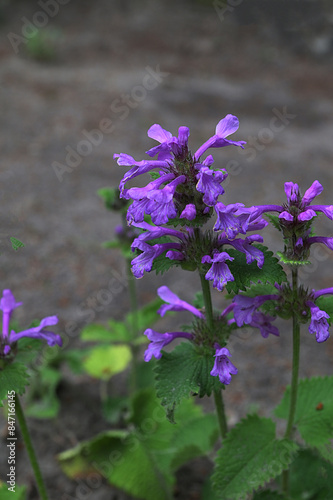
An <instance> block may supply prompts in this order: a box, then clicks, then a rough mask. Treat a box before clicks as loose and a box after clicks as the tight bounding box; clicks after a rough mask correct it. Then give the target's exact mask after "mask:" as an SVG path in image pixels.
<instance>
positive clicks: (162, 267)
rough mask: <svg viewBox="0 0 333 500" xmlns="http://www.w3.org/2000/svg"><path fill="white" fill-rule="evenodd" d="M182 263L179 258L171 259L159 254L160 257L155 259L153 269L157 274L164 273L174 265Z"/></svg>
mask: <svg viewBox="0 0 333 500" xmlns="http://www.w3.org/2000/svg"><path fill="white" fill-rule="evenodd" d="M180 265H181V261H179V260H171V259H169V258H168V257H165V256H164V255H159V256H158V257H156V259H154V263H153V267H152V271H155V272H156V274H164V273H165V272H167V271H169V269H171V268H172V267H174V266H180Z"/></svg>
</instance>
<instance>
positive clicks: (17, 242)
mask: <svg viewBox="0 0 333 500" xmlns="http://www.w3.org/2000/svg"><path fill="white" fill-rule="evenodd" d="M10 241H11V244H12V247H13V249H14V250H15V251H16V250H18V249H19V248H23V247H24V246H25V245H24V243H22V241H20V240H18V239H17V238H14V237H13V236H11V237H10Z"/></svg>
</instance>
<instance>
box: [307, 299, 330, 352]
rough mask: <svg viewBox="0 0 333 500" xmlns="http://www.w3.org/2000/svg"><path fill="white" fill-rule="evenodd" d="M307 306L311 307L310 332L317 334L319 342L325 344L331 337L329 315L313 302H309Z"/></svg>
mask: <svg viewBox="0 0 333 500" xmlns="http://www.w3.org/2000/svg"><path fill="white" fill-rule="evenodd" d="M307 305H308V306H309V307H310V312H311V321H310V325H309V332H310V333H315V334H316V339H317V342H325V340H327V339H328V337H329V336H330V334H329V331H328V328H329V325H328V322H327V320H328V318H329V315H328V314H327V313H326V312H325V311H321V310H320V309H319V307H318V306H316V305H315V304H314V303H313V302H311V301H308V302H307Z"/></svg>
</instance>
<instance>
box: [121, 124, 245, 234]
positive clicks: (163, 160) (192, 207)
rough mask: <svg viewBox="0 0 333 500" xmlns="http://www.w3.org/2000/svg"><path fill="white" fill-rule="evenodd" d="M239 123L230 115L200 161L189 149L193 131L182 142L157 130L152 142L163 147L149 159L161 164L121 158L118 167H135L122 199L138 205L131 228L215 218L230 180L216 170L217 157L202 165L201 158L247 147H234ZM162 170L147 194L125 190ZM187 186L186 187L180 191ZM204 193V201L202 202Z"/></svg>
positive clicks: (145, 190) (180, 136)
mask: <svg viewBox="0 0 333 500" xmlns="http://www.w3.org/2000/svg"><path fill="white" fill-rule="evenodd" d="M238 126H239V123H238V119H237V118H236V117H235V116H232V115H227V116H226V117H225V118H224V119H223V120H221V121H220V122H219V123H218V125H217V127H216V134H215V135H214V136H213V137H211V138H210V139H209V140H208V141H207V142H206V143H205V144H204V145H203V146H201V148H199V150H198V151H197V152H196V154H195V155H194V156H192V155H191V153H190V151H189V149H188V138H189V134H190V132H189V129H188V128H187V127H184V126H182V127H180V128H179V130H178V137H174V136H173V135H172V134H171V132H168V131H167V130H165V129H163V128H162V127H161V126H160V125H158V124H154V125H153V126H152V127H150V129H149V130H148V136H149V137H151V138H153V139H155V140H157V141H158V142H159V143H160V144H159V145H158V146H155V147H153V148H152V149H150V150H149V151H147V154H148V155H149V156H151V157H153V156H155V155H156V154H157V155H158V159H157V160H142V161H136V160H134V158H132V156H130V155H127V154H123V153H122V154H116V155H114V158H115V159H117V162H118V165H125V166H130V167H132V168H131V169H130V170H129V172H127V173H126V174H125V176H124V177H123V179H122V180H121V182H120V185H119V189H120V193H121V194H120V196H121V197H123V198H126V199H133V200H134V201H133V204H132V205H131V207H130V208H129V209H128V216H127V219H128V221H129V222H133V221H134V222H142V221H143V220H144V219H143V218H144V215H145V214H148V215H151V217H152V220H153V222H154V224H157V225H160V224H165V223H167V222H168V221H169V219H173V218H175V217H176V216H177V215H180V217H181V218H186V219H188V220H194V219H195V218H196V216H197V215H198V214H199V215H207V217H209V216H210V214H211V212H210V209H209V207H212V206H214V205H215V204H216V202H217V199H218V197H219V195H220V194H223V193H224V189H223V188H222V186H221V183H222V182H223V180H224V179H225V178H226V177H227V173H226V172H225V171H219V170H211V169H210V166H211V165H212V163H213V161H214V160H213V157H212V156H211V155H208V156H207V158H206V159H204V160H203V161H200V162H199V159H200V156H201V154H202V153H203V152H205V151H206V150H207V149H208V148H210V147H214V148H216V147H223V146H227V145H229V144H233V145H236V146H241V147H243V145H244V144H245V142H244V141H239V142H235V141H230V140H228V139H226V137H227V136H228V135H230V134H231V133H233V132H235V131H236V130H237V129H238ZM154 169H158V171H159V175H160V176H161V177H162V178H163V180H157V181H152V182H151V183H149V184H148V185H147V186H146V187H145V188H130V189H125V185H126V183H127V182H128V181H130V180H131V179H134V178H135V177H137V176H139V175H141V174H145V173H147V172H150V171H151V170H154ZM168 175H171V176H172V178H173V180H172V181H171V182H170V183H169V184H167V185H166V186H165V187H164V188H163V189H160V183H161V184H163V183H164V182H166V181H169V180H170V179H169V178H167V176H168ZM180 184H182V186H179V185H180ZM198 192H199V193H201V194H202V195H203V196H198Z"/></svg>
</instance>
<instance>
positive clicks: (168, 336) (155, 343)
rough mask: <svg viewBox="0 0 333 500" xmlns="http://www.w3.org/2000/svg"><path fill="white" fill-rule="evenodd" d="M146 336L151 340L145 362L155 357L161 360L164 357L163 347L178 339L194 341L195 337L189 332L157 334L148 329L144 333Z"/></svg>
mask: <svg viewBox="0 0 333 500" xmlns="http://www.w3.org/2000/svg"><path fill="white" fill-rule="evenodd" d="M144 335H146V336H147V337H148V339H149V340H150V344H149V346H148V348H147V349H146V352H145V354H144V360H145V361H150V360H151V358H152V357H153V356H154V357H155V358H156V359H160V358H161V357H162V352H161V350H162V349H163V347H165V346H166V345H168V344H170V342H172V341H173V340H174V339H176V338H185V339H188V340H192V339H193V335H192V334H191V333H187V332H172V333H159V332H156V331H155V330H152V329H151V328H148V329H147V330H146V331H145V332H144Z"/></svg>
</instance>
